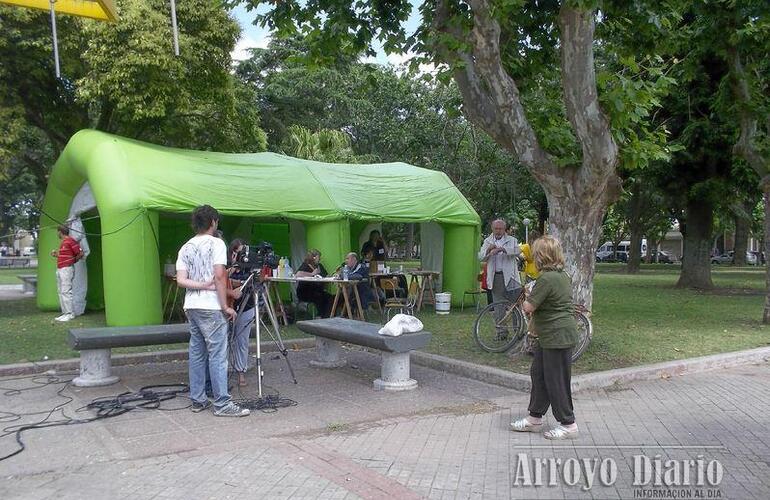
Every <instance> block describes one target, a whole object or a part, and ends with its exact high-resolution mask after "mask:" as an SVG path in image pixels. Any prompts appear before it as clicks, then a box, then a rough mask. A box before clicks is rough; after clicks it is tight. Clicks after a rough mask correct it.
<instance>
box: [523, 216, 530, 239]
mask: <svg viewBox="0 0 770 500" xmlns="http://www.w3.org/2000/svg"><path fill="white" fill-rule="evenodd" d="M522 222H523V223H524V243H529V223H530V222H531V221H530V220H529V219H524V220H523V221H522Z"/></svg>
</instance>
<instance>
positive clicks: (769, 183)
mask: <svg viewBox="0 0 770 500" xmlns="http://www.w3.org/2000/svg"><path fill="white" fill-rule="evenodd" d="M727 60H728V62H729V63H730V74H731V76H732V78H733V85H732V88H733V95H734V96H735V99H736V101H737V102H738V103H739V104H740V105H739V106H737V109H738V111H739V117H740V124H741V134H740V136H739V137H738V141H737V142H736V143H735V145H734V146H733V153H735V154H737V155H739V156H741V157H742V158H743V159H744V160H746V163H748V164H749V166H750V167H751V168H753V169H754V171H755V172H756V173H757V174H758V175H759V177H760V179H761V180H760V186H761V187H762V192H763V193H764V204H765V224H764V228H765V235H764V239H765V245H764V247H765V248H764V249H765V257H766V258H768V259H770V177H769V176H770V162H769V161H768V159H767V155H763V154H762V152H761V149H760V148H758V147H757V145H756V144H755V143H754V140H755V139H756V137H757V115H758V114H757V109H760V107H759V106H757V105H756V104H755V103H754V102H753V99H752V95H751V90H750V89H749V79H748V77H747V76H746V72H745V70H744V68H743V63H742V62H741V57H740V54H739V53H738V48H737V47H735V46H732V47H730V48H728V50H727ZM768 125H770V122H768ZM767 132H768V133H770V126H768V130H767ZM765 289H766V292H765V293H766V298H765V309H764V311H763V313H762V323H764V324H769V323H770V262H767V268H766V269H765Z"/></svg>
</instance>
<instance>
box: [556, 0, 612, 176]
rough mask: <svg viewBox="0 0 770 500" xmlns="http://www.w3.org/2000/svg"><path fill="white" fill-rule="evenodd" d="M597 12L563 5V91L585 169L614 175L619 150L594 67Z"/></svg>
mask: <svg viewBox="0 0 770 500" xmlns="http://www.w3.org/2000/svg"><path fill="white" fill-rule="evenodd" d="M594 15H595V10H593V9H592V10H588V11H585V10H578V9H576V8H574V7H570V6H569V2H564V3H563V5H562V7H561V10H560V11H559V27H560V33H559V41H560V48H561V72H562V88H563V90H564V103H565V105H566V107H567V118H568V119H569V121H570V123H571V124H572V129H573V130H574V132H575V135H576V136H577V138H578V141H580V145H581V147H582V150H583V166H584V167H587V168H588V169H590V170H593V171H595V173H597V174H599V178H601V177H604V176H606V173H607V172H610V171H611V172H613V173H614V172H615V167H616V165H617V162H618V146H617V144H616V143H615V140H614V139H613V138H612V133H611V130H610V122H609V119H608V118H607V116H606V115H605V114H604V112H603V111H602V109H601V106H600V105H599V92H598V90H597V88H596V69H595V67H594V51H593V42H594V28H595V22H594Z"/></svg>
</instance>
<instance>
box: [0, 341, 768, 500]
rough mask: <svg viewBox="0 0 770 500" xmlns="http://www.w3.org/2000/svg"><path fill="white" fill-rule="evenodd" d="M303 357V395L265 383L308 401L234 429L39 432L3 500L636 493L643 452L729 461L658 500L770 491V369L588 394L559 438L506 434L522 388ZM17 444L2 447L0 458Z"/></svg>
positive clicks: (31, 396) (189, 423)
mask: <svg viewBox="0 0 770 500" xmlns="http://www.w3.org/2000/svg"><path fill="white" fill-rule="evenodd" d="M308 356H310V354H309V353H296V354H294V359H295V368H296V369H297V376H298V379H299V380H300V384H299V385H298V386H293V385H292V384H290V383H288V382H287V381H286V380H285V377H284V378H283V379H281V375H280V374H281V371H280V370H281V366H282V362H281V361H280V360H275V359H270V360H268V361H267V363H266V369H267V373H268V382H269V383H271V384H272V385H275V386H277V387H278V388H279V389H280V390H281V392H282V395H285V396H288V397H292V398H294V399H296V400H297V401H298V402H299V405H298V406H297V407H293V408H286V409H281V410H279V412H278V413H276V414H269V415H268V414H258V415H254V416H253V417H249V418H248V419H239V420H235V421H233V420H226V421H224V422H223V421H222V419H215V418H214V417H213V416H211V415H205V414H198V415H194V414H191V413H190V412H189V411H186V410H183V411H179V412H158V411H152V412H143V413H136V414H135V413H131V414H127V415H123V416H121V417H117V418H115V419H113V420H110V421H105V422H97V423H92V424H87V425H82V426H73V427H63V428H54V429H47V430H43V431H33V432H30V433H29V434H27V435H26V436H25V440H26V442H27V443H28V447H29V449H28V451H26V452H25V453H23V454H22V455H19V456H18V457H14V458H12V459H10V460H8V461H5V462H0V478H2V480H0V498H57V499H67V498H129V497H130V498H161V499H174V498H278V499H280V498H292V499H296V498H328V499H342V498H376V499H379V498H382V499H385V498H390V499H394V498H398V499H401V498H404V499H409V498H420V497H425V498H437V499H438V498H503V499H507V498H634V497H635V495H637V497H638V495H639V492H640V491H641V490H640V488H639V487H636V486H633V485H632V479H633V474H632V471H633V466H634V456H635V455H642V454H646V455H647V456H649V457H650V458H651V459H654V458H655V456H656V455H659V457H660V459H661V461H663V462H664V461H665V460H695V459H697V458H698V457H699V456H700V457H702V460H703V461H704V463H708V462H709V461H711V460H718V461H719V463H720V464H721V465H722V467H723V477H722V480H721V483H720V484H719V485H718V486H717V487H714V488H702V489H697V488H686V487H685V488H670V489H667V488H666V487H665V486H660V487H655V488H652V487H650V486H647V487H645V491H646V492H647V494H649V495H653V494H658V495H660V494H661V493H665V492H667V491H668V492H669V495H672V494H675V495H683V494H686V493H688V492H689V493H692V495H693V496H689V498H709V496H708V495H709V494H711V496H712V497H718V498H770V474H768V473H769V472H770V470H768V469H769V465H770V437H768V434H767V430H766V429H767V428H768V426H769V425H770V384H768V382H770V366H769V365H767V364H763V365H756V366H749V367H742V368H734V369H729V370H722V371H714V372H708V373H702V374H697V375H687V376H684V377H674V378H671V379H666V380H663V379H661V380H656V381H650V382H643V383H637V384H633V385H632V386H629V387H622V388H619V389H616V390H611V391H606V390H603V391H592V392H585V393H579V394H577V395H576V397H575V406H576V414H577V417H578V425H579V426H580V428H581V432H582V436H581V438H580V439H578V440H576V441H573V442H568V443H564V442H556V443H553V442H549V441H546V440H545V439H543V438H542V437H541V436H540V435H537V434H519V433H513V432H510V431H509V430H508V423H509V422H510V421H511V420H512V419H513V418H516V417H519V416H521V415H523V414H524V411H525V409H526V403H527V399H528V396H527V395H526V394H523V393H516V392H513V391H510V390H507V389H502V388H499V387H496V386H489V385H486V384H482V383H480V382H475V381H471V380H467V379H462V378H459V377H455V376H451V375H447V374H442V373H439V372H435V371H433V370H429V369H426V368H421V367H414V375H415V377H416V378H418V380H419V381H420V384H421V387H420V389H418V391H414V392H411V393H402V394H385V393H381V392H375V391H373V390H372V389H371V379H372V378H374V376H375V375H376V372H377V358H376V356H373V355H371V354H367V353H351V354H350V357H351V364H352V365H353V367H347V368H344V369H341V370H337V371H323V370H318V369H312V368H309V367H307V360H308ZM184 368H185V365H184V364H183V363H176V364H173V363H172V364H165V365H157V366H152V367H145V368H142V369H139V368H128V367H127V368H125V369H122V372H121V376H123V377H124V381H123V385H124V387H120V386H113V387H110V388H101V389H77V390H70V389H67V390H66V391H65V392H64V393H65V394H70V395H72V396H73V397H74V398H75V401H74V402H73V403H72V404H71V405H72V406H75V405H77V406H79V405H80V404H83V402H86V401H89V400H90V399H91V398H93V397H96V396H101V395H107V394H114V393H116V392H119V391H120V390H127V389H129V388H136V387H138V386H141V385H145V384H147V383H159V382H173V381H177V380H180V376H182V375H183V370H184ZM13 383H17V382H12V381H10V382H6V381H2V380H0V386H2V387H6V386H9V385H12V384H13ZM58 388H60V387H47V388H43V389H40V390H35V391H27V392H25V393H22V394H21V395H18V396H13V397H0V410H5V411H31V410H33V409H37V410H40V409H41V408H42V407H50V406H52V402H55V401H60V400H57V399H56V396H55V392H56V390H57V389H58ZM53 404H55V403H53ZM73 409H74V408H73ZM70 413H72V412H70ZM12 448H13V447H12V443H9V438H7V437H6V438H3V439H1V440H0V454H4V453H6V452H7V451H9V450H10V449H12ZM524 458H526V460H521V459H524ZM608 458H611V459H613V460H614V461H615V463H616V464H617V478H616V481H615V482H614V484H613V485H612V486H609V487H608V486H604V485H602V484H600V481H599V478H598V477H597V478H596V479H595V480H594V483H593V485H592V488H591V489H590V490H587V491H585V490H584V489H583V488H581V485H582V484H584V483H581V482H578V483H577V484H576V485H575V486H570V485H569V484H567V482H566V481H565V480H564V476H563V474H561V471H562V470H563V469H560V477H559V478H558V480H557V481H556V485H555V486H548V485H547V484H548V482H549V479H550V478H549V475H548V468H547V467H545V466H543V483H544V485H543V486H521V485H517V484H516V483H517V472H518V473H521V472H522V469H521V468H522V467H523V465H524V464H529V465H530V468H531V469H532V472H534V470H535V469H536V464H537V462H535V461H534V460H536V459H553V460H556V459H561V461H562V463H565V461H566V463H567V464H569V465H573V464H575V461H574V460H569V459H578V460H582V459H586V460H589V462H588V463H589V465H591V464H592V463H593V460H594V459H595V460H596V461H598V462H601V460H604V459H608ZM548 463H549V462H548V461H547V460H546V462H545V463H544V464H546V465H547V464H548ZM607 463H609V462H607ZM597 475H598V474H597ZM532 479H536V478H534V477H533V478H532ZM568 479H571V478H570V477H568ZM518 482H519V483H522V484H523V483H525V481H523V480H522V479H521V477H520V478H519V480H518ZM698 493H701V494H703V495H704V496H702V497H698V496H695V495H696V494H698ZM716 495H718V496H716ZM676 497H678V498H679V497H681V498H688V496H676ZM650 498H651V497H650Z"/></svg>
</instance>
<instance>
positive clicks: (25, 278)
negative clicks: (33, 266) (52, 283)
mask: <svg viewBox="0 0 770 500" xmlns="http://www.w3.org/2000/svg"><path fill="white" fill-rule="evenodd" d="M16 277H17V278H19V279H20V280H21V287H22V288H21V290H22V292H24V293H30V294H33V295H34V294H35V293H36V292H37V275H35V274H20V275H18V276H16Z"/></svg>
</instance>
